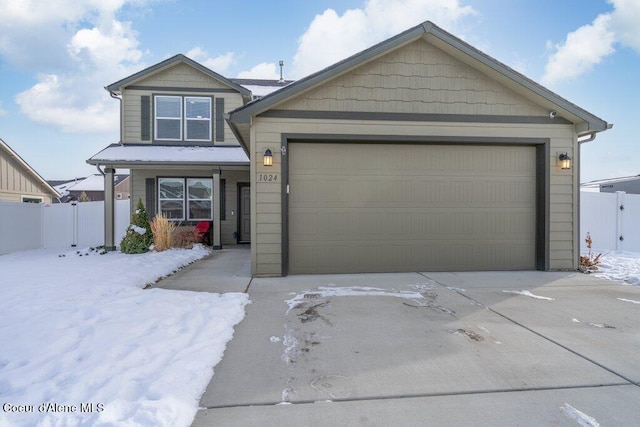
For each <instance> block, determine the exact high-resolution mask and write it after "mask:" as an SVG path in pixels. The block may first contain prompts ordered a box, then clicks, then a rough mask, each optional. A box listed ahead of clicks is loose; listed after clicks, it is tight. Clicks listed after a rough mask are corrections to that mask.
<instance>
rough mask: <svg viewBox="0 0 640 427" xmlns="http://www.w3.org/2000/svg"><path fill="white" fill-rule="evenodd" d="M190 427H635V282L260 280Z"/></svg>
mask: <svg viewBox="0 0 640 427" xmlns="http://www.w3.org/2000/svg"><path fill="white" fill-rule="evenodd" d="M249 295H250V298H251V300H252V301H253V304H251V305H250V306H248V309H247V316H246V318H245V320H243V322H241V323H240V324H239V325H238V326H237V327H236V331H235V337H234V339H233V340H232V341H231V343H230V344H229V346H228V348H227V350H226V352H225V355H224V358H223V360H222V361H221V362H220V363H219V364H218V365H217V366H216V368H215V374H214V378H213V381H212V383H211V384H210V385H209V387H208V389H207V391H206V392H205V394H204V395H203V397H202V399H201V401H200V406H201V408H202V409H201V410H200V411H198V414H197V416H196V418H195V421H194V424H193V425H195V426H213V425H215V426H226V425H230V426H231V425H233V426H244V425H247V426H249V425H260V426H269V425H274V426H275V425H278V426H288V425H291V426H294V425H295V426H300V425H305V426H306V425H318V426H324V425H340V426H342V425H345V426H346V425H366V426H369V425H371V426H373V425H380V426H386V425H568V426H572V425H573V426H575V425H598V423H599V424H600V425H603V426H606V425H635V424H636V423H637V420H638V419H640V405H638V402H640V388H639V387H638V383H640V367H639V365H638V361H639V360H640V359H639V357H640V333H639V332H638V325H639V324H640V287H633V286H623V285H619V284H615V283H613V282H610V281H606V280H599V279H596V278H593V277H590V276H585V275H582V274H578V273H545V272H504V273H503V272H500V273H406V274H375V275H373V274H372V275H364V274H363V275H330V276H329V275H328V276H290V277H286V278H257V279H253V280H252V282H251V285H250V287H249Z"/></svg>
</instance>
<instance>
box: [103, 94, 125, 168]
mask: <svg viewBox="0 0 640 427" xmlns="http://www.w3.org/2000/svg"><path fill="white" fill-rule="evenodd" d="M104 88H105V90H106V91H108V92H109V96H111V97H112V98H113V99H117V100H118V101H120V141H118V144H120V145H122V141H123V140H124V138H123V136H124V135H123V132H124V131H123V129H122V122H123V120H122V97H121V96H118V94H117V93H115V92H112V91H110V90H109V89H107V87H106V86H105V87H104ZM102 175H104V173H102Z"/></svg>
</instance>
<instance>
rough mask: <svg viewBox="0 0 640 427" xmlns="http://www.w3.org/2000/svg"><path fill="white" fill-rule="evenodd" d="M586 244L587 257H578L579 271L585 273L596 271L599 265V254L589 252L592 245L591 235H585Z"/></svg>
mask: <svg viewBox="0 0 640 427" xmlns="http://www.w3.org/2000/svg"><path fill="white" fill-rule="evenodd" d="M584 241H585V243H586V244H587V249H589V253H588V254H587V255H581V256H580V269H582V270H586V271H594V270H597V269H598V264H600V261H601V260H600V257H601V256H602V254H601V253H599V254H598V255H595V254H594V253H593V252H591V246H592V245H593V240H591V234H589V233H587V237H586V238H585V239H584Z"/></svg>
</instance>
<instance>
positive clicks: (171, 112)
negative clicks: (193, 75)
mask: <svg viewBox="0 0 640 427" xmlns="http://www.w3.org/2000/svg"><path fill="white" fill-rule="evenodd" d="M155 135H156V139H161V140H165V141H180V140H181V139H182V99H181V97H179V96H156V127H155Z"/></svg>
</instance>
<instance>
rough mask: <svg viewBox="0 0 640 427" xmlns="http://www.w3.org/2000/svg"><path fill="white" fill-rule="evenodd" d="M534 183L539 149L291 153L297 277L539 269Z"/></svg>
mask: <svg viewBox="0 0 640 427" xmlns="http://www.w3.org/2000/svg"><path fill="white" fill-rule="evenodd" d="M332 159H333V160H332ZM315 160H318V161H315ZM385 162H386V163H385ZM385 164H387V166H386V167H384V165H385ZM535 176H536V170H535V148H533V147H477V146H442V145H440V146H431V145H400V144H396V145H394V144H384V145H381V144H375V145H364V144H363V145H360V144H322V143H313V144H304V143H293V144H290V149H289V185H290V189H291V192H290V195H289V272H290V273H292V274H296V273H343V272H345V273H347V272H384V271H443V270H450V271H451V270H460V271H463V270H502V269H533V268H534V267H535V195H536V184H535Z"/></svg>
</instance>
